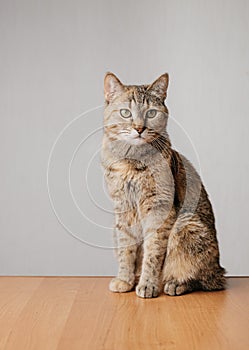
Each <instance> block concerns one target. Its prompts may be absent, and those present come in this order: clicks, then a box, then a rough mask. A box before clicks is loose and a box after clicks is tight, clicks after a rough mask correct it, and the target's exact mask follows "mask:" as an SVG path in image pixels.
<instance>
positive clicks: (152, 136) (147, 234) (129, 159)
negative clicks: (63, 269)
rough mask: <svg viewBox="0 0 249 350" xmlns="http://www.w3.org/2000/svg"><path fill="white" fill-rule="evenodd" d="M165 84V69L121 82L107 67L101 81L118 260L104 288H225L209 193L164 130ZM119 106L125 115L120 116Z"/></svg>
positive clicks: (155, 291)
mask: <svg viewBox="0 0 249 350" xmlns="http://www.w3.org/2000/svg"><path fill="white" fill-rule="evenodd" d="M167 87H168V75H167V74H163V75H162V76H160V77H159V78H158V79H157V80H156V81H155V82H154V83H153V84H151V85H141V86H137V85H123V84H122V83H121V82H120V80H119V79H118V78H117V77H116V76H115V75H114V74H112V73H107V75H106V77H105V81H104V91H105V99H106V104H105V112H104V136H103V145H102V165H103V168H104V175H105V180H106V182H107V186H108V190H109V193H110V196H111V198H112V199H113V203H114V210H115V229H114V233H115V235H114V236H115V242H116V246H117V249H116V251H117V258H118V261H119V271H118V274H117V277H116V278H114V279H113V280H112V281H111V283H110V290H111V291H113V292H127V291H130V290H132V289H133V288H134V287H135V286H136V293H137V295H138V296H139V297H142V298H151V297H157V296H158V295H159V293H160V291H161V290H163V291H164V292H165V293H166V294H169V295H180V294H183V293H186V292H190V291H193V290H196V289H203V290H219V289H223V288H224V286H225V278H224V273H225V270H224V269H223V268H222V267H221V266H220V263H219V249H218V242H217V238H216V229H215V220H214V215H213V211H212V206H211V204H210V201H209V199H208V195H207V192H206V190H205V188H204V186H203V184H202V181H201V179H200V177H199V175H198V173H197V172H196V170H195V169H194V167H193V166H192V164H191V163H190V162H189V161H188V160H187V159H186V158H185V157H184V156H182V155H181V154H180V153H178V152H177V151H175V150H173V149H172V147H171V143H170V139H169V136H168V134H167V131H166V129H167V121H168V109H167V107H166V106H165V104H164V101H165V98H166V95H167ZM122 109H125V110H128V111H129V112H130V113H131V116H130V117H129V118H124V117H122V115H121V112H120V110H122ZM148 110H150V111H151V110H155V111H156V116H155V117H153V118H149V116H150V114H149V113H148ZM126 113H128V112H126ZM151 113H152V114H153V113H155V112H151ZM128 114H129V113H128Z"/></svg>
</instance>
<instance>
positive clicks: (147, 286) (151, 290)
mask: <svg viewBox="0 0 249 350" xmlns="http://www.w3.org/2000/svg"><path fill="white" fill-rule="evenodd" d="M136 294H137V296H139V297H140V298H156V297H158V295H159V288H158V286H156V285H154V284H153V283H151V282H146V283H139V284H138V285H137V287H136Z"/></svg>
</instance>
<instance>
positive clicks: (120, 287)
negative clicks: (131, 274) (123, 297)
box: [109, 277, 133, 293]
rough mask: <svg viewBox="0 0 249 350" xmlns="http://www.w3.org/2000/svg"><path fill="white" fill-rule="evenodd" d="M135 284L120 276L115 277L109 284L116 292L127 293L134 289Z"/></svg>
mask: <svg viewBox="0 0 249 350" xmlns="http://www.w3.org/2000/svg"><path fill="white" fill-rule="evenodd" d="M132 288H133V285H131V284H129V283H127V282H126V281H123V280H121V279H119V278H118V277H116V278H113V279H112V280H111V282H110V284H109V289H110V291H111V292H114V293H125V292H129V291H130V290H132Z"/></svg>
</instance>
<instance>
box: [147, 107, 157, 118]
mask: <svg viewBox="0 0 249 350" xmlns="http://www.w3.org/2000/svg"><path fill="white" fill-rule="evenodd" d="M156 115H157V110H155V109H149V110H148V111H147V112H146V118H155V116H156Z"/></svg>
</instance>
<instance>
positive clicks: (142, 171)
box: [105, 160, 149, 202]
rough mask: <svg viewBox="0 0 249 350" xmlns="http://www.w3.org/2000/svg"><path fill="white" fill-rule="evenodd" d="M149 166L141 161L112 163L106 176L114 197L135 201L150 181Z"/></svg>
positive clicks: (110, 191)
mask: <svg viewBox="0 0 249 350" xmlns="http://www.w3.org/2000/svg"><path fill="white" fill-rule="evenodd" d="M148 176H149V171H148V167H147V166H146V165H144V164H143V163H142V162H140V161H135V160H122V161H119V162H116V163H114V164H112V166H111V167H110V168H109V169H108V170H107V171H106V173H105V177H106V180H107V185H108V189H109V193H110V195H111V197H112V198H113V199H118V198H120V199H121V200H123V201H124V200H127V201H131V202H134V201H136V199H137V198H138V196H139V194H140V193H141V192H142V191H143V189H144V187H145V186H144V184H145V183H146V182H148Z"/></svg>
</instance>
